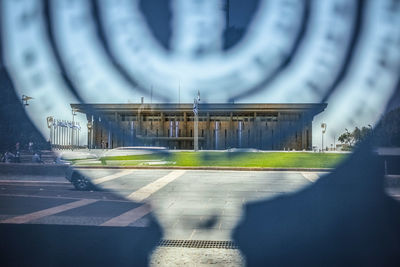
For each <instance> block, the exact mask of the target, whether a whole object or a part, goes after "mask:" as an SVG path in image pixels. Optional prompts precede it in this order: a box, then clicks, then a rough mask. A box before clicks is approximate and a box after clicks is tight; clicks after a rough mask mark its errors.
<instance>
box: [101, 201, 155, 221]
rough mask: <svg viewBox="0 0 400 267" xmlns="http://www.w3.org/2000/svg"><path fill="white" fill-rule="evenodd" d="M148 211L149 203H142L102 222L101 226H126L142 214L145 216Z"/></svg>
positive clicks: (149, 208)
mask: <svg viewBox="0 0 400 267" xmlns="http://www.w3.org/2000/svg"><path fill="white" fill-rule="evenodd" d="M150 212H151V207H150V205H148V204H144V205H142V206H140V207H138V208H134V209H131V210H129V211H127V212H125V213H122V214H121V215H119V216H117V217H114V218H112V219H110V220H108V221H106V222H104V223H102V224H101V226H128V225H129V224H131V223H134V222H136V221H137V220H139V219H140V218H142V217H143V216H146V215H147V214H149V213H150Z"/></svg>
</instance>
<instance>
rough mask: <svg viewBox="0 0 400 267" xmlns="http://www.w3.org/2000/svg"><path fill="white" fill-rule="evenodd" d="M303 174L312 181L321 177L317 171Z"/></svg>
mask: <svg viewBox="0 0 400 267" xmlns="http://www.w3.org/2000/svg"><path fill="white" fill-rule="evenodd" d="M301 175H303V177H304V178H306V179H307V180H309V181H310V182H312V183H314V182H315V181H317V180H318V179H319V175H318V174H316V173H315V172H302V173H301Z"/></svg>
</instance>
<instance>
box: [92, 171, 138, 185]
mask: <svg viewBox="0 0 400 267" xmlns="http://www.w3.org/2000/svg"><path fill="white" fill-rule="evenodd" d="M133 172H134V170H124V171H121V172H117V173H114V174H111V175H107V176H104V177H101V178H96V179H93V180H92V183H93V184H101V183H105V182H108V181H111V180H114V179H117V178H119V177H122V176H125V175H128V174H131V173H133Z"/></svg>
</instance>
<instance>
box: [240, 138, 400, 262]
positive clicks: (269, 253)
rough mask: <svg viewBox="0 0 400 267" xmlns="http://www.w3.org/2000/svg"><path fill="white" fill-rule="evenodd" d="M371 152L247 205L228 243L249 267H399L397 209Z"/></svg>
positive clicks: (366, 149)
mask: <svg viewBox="0 0 400 267" xmlns="http://www.w3.org/2000/svg"><path fill="white" fill-rule="evenodd" d="M370 141H371V140H369V142H370ZM371 151H372V147H371V144H370V143H365V144H364V145H363V146H361V147H359V148H358V149H357V151H356V152H354V155H353V156H352V157H350V158H349V159H348V160H347V161H346V162H345V163H343V164H342V165H341V166H340V167H338V168H337V169H336V170H335V171H334V172H332V173H331V174H328V175H326V176H323V177H321V178H320V179H319V180H318V181H317V182H316V183H315V184H313V185H312V186H310V187H307V188H305V189H303V190H301V191H300V192H297V193H293V194H290V195H286V196H280V197H277V198H275V199H273V200H270V201H261V202H257V203H252V204H248V205H246V207H245V219H244V220H243V221H242V222H241V224H240V225H239V226H237V228H236V229H235V231H234V234H233V237H234V240H235V241H236V242H237V243H238V245H239V247H240V249H241V250H242V251H243V253H244V254H245V255H246V260H247V264H248V266H288V265H290V266H295V265H299V264H301V265H304V266H321V265H323V266H354V265H358V266H398V265H399V263H400V204H399V203H398V202H397V201H395V200H394V199H392V198H391V197H389V196H387V195H386V194H385V193H384V187H383V186H384V170H383V162H382V160H381V159H379V158H378V156H377V155H374V154H373V152H371ZM399 163H400V162H399Z"/></svg>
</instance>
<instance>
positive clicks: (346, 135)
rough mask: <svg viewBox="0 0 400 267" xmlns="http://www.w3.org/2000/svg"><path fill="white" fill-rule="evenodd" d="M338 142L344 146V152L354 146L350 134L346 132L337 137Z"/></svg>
mask: <svg viewBox="0 0 400 267" xmlns="http://www.w3.org/2000/svg"><path fill="white" fill-rule="evenodd" d="M338 140H339V142H341V143H343V144H345V150H346V149H349V148H351V147H353V144H354V137H353V135H352V134H351V133H350V132H348V131H346V132H344V133H342V134H341V135H340V136H339V138H338Z"/></svg>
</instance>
